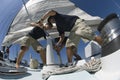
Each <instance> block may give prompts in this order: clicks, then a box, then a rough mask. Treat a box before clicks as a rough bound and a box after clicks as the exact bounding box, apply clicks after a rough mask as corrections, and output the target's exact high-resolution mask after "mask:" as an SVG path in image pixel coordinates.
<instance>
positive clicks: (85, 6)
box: [0, 0, 120, 63]
mask: <svg viewBox="0 0 120 80" xmlns="http://www.w3.org/2000/svg"><path fill="white" fill-rule="evenodd" d="M71 1H72V2H74V3H75V4H76V6H78V7H80V8H81V9H82V10H84V11H85V12H87V13H88V14H90V15H92V16H99V17H101V18H105V17H106V16H107V15H109V14H110V13H117V14H118V15H120V0H71ZM9 3H12V4H14V5H11V4H9ZM16 5H17V6H19V7H18V8H15V11H19V9H20V8H21V5H22V3H20V1H18V0H16V2H13V1H12V0H1V3H0V15H1V16H0V34H3V35H2V36H0V39H1V40H0V43H1V42H2V39H3V36H4V35H5V33H4V32H5V31H6V30H8V28H4V27H3V26H4V25H1V23H4V24H5V22H9V23H11V21H6V19H4V16H7V14H9V13H14V15H16V14H17V13H16V14H15V12H14V11H11V12H7V11H6V12H5V11H4V9H3V8H2V7H5V6H6V8H5V9H6V10H7V9H10V8H9V6H13V7H14V6H16ZM14 15H11V16H8V18H13V19H14ZM41 43H42V44H43V45H44V44H46V42H45V41H43V42H41ZM86 45H87V44H85V43H83V42H82V41H80V45H79V48H78V53H79V55H81V56H82V58H84V47H85V46H86ZM19 49H20V47H15V45H14V46H12V47H11V49H10V59H14V58H15V57H16V53H18V51H19ZM30 49H31V50H29V51H28V52H27V54H25V56H24V58H23V59H27V60H29V54H32V56H33V58H36V59H38V61H39V62H41V60H40V57H39V55H38V54H37V53H35V52H34V51H33V49H32V48H30ZM65 53H66V50H65V48H64V49H63V50H62V51H61V56H62V61H63V62H64V63H66V62H67V56H66V54H65ZM55 57H57V56H56V54H55Z"/></svg>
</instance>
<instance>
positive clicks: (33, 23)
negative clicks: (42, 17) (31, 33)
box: [30, 22, 39, 26]
mask: <svg viewBox="0 0 120 80" xmlns="http://www.w3.org/2000/svg"><path fill="white" fill-rule="evenodd" d="M37 25H39V24H37V23H36V22H32V23H30V26H37Z"/></svg>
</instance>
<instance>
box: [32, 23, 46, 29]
mask: <svg viewBox="0 0 120 80" xmlns="http://www.w3.org/2000/svg"><path fill="white" fill-rule="evenodd" d="M30 25H31V26H33V27H40V28H42V29H43V28H44V26H43V24H42V23H36V22H32V23H30Z"/></svg>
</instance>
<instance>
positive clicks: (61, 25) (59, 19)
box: [53, 13, 79, 35]
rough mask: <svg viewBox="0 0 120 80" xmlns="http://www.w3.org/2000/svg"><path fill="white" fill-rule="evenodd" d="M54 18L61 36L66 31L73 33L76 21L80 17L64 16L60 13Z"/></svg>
mask: <svg viewBox="0 0 120 80" xmlns="http://www.w3.org/2000/svg"><path fill="white" fill-rule="evenodd" d="M53 17H54V19H55V22H56V26H57V30H58V32H59V35H61V34H63V33H64V32H65V31H66V32H67V31H68V32H69V31H71V29H72V28H73V26H74V24H75V22H76V20H77V19H78V18H79V17H78V16H70V15H63V14H59V13H56V15H55V16H53Z"/></svg>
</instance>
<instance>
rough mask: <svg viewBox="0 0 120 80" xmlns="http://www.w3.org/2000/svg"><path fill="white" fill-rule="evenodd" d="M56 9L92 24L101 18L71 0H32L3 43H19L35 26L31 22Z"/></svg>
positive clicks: (19, 14)
mask: <svg viewBox="0 0 120 80" xmlns="http://www.w3.org/2000/svg"><path fill="white" fill-rule="evenodd" d="M51 9H53V10H56V11H58V12H60V13H63V14H68V15H77V16H79V17H80V18H82V19H84V20H85V21H86V23H87V24H88V25H90V26H97V25H98V24H99V23H100V21H101V18H100V17H98V16H94V17H93V16H91V15H89V14H87V13H86V12H84V11H83V10H81V9H80V8H79V7H76V5H75V4H74V3H73V2H71V1H70V0H30V1H28V2H27V4H26V5H24V6H23V8H22V9H21V10H20V12H19V13H18V14H17V16H16V17H15V19H14V21H13V23H12V24H11V26H10V30H9V32H8V34H7V35H6V36H5V38H4V40H3V45H4V46H8V45H11V44H14V43H19V42H20V40H22V38H24V35H26V34H27V33H28V32H29V31H30V30H31V29H32V28H33V27H32V26H30V25H29V24H30V23H31V22H32V21H33V22H35V21H37V20H39V19H40V18H41V16H42V15H43V14H44V13H45V12H46V11H48V10H51ZM49 33H51V35H56V34H57V32H56V31H49ZM56 36H57V35H56Z"/></svg>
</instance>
